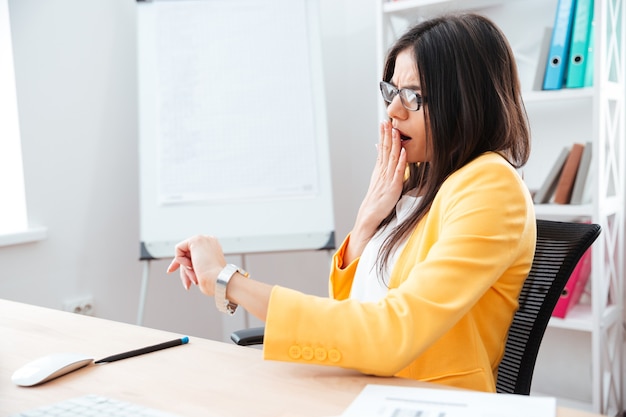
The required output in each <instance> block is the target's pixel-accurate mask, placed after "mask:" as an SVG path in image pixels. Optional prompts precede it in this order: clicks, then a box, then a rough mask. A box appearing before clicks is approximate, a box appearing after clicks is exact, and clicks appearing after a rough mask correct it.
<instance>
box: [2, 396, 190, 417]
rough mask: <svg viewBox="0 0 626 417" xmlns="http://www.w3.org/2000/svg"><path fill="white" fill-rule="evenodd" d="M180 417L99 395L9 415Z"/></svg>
mask: <svg viewBox="0 0 626 417" xmlns="http://www.w3.org/2000/svg"><path fill="white" fill-rule="evenodd" d="M52 416H55V417H85V416H93V417H131V416H132V417H180V416H177V415H175V414H171V413H166V412H163V411H159V410H155V409H152V408H148V407H146V406H143V405H139V404H134V403H130V402H126V401H119V400H115V399H112V398H108V397H103V396H100V395H93V394H90V395H86V396H84V397H77V398H71V399H69V400H64V401H61V402H58V403H55V404H50V405H47V406H43V407H39V408H34V409H32V410H28V411H25V412H23V413H18V414H14V415H13V416H11V417H52Z"/></svg>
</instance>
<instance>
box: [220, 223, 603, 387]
mask: <svg viewBox="0 0 626 417" xmlns="http://www.w3.org/2000/svg"><path fill="white" fill-rule="evenodd" d="M600 230H601V229H600V226H599V225H597V224H588V223H571V222H557V221H550V220H537V246H536V249H535V257H534V259H533V264H532V267H531V269H530V272H529V274H528V277H527V278H526V281H525V282H524V286H523V287H522V291H521V293H520V295H519V309H518V310H517V312H516V313H515V316H514V317H513V322H512V323H511V327H510V328H509V335H508V338H507V341H506V345H505V348H504V357H503V358H502V361H501V362H500V366H499V368H498V379H497V381H496V390H497V392H499V393H507V394H523V395H528V394H529V393H530V385H531V382H532V377H533V372H534V370H535V362H536V360H537V354H538V353H539V346H540V345H541V340H542V339H543V335H544V333H545V330H546V327H547V326H548V321H550V317H551V316H552V311H553V310H554V307H555V306H556V303H557V301H558V300H559V297H560V295H561V293H562V292H563V289H564V288H565V284H566V283H567V280H568V279H569V277H570V275H571V274H572V272H573V271H574V268H575V267H576V264H577V263H578V261H579V260H580V258H581V257H582V255H583V254H584V253H585V251H586V250H587V249H589V247H590V246H591V244H592V243H593V242H594V241H595V240H596V239H597V237H598V236H599V235H600ZM263 331H264V328H263V327H254V328H251V329H243V330H238V331H236V332H233V333H232V334H231V336H230V338H231V340H232V341H233V342H235V343H236V344H238V345H240V346H250V345H258V344H262V343H263Z"/></svg>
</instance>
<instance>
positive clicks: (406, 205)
mask: <svg viewBox="0 0 626 417" xmlns="http://www.w3.org/2000/svg"><path fill="white" fill-rule="evenodd" d="M420 199H421V197H415V196H412V195H410V194H405V195H403V196H402V197H401V198H400V201H398V204H397V205H396V217H395V218H394V219H393V220H392V221H391V222H389V224H387V226H385V227H384V228H382V229H380V230H379V231H378V232H376V234H375V235H374V236H373V237H372V238H371V239H370V241H369V242H367V245H366V246H365V249H363V253H362V254H361V259H360V260H359V264H358V265H357V268H356V272H355V274H354V280H353V282H352V289H351V290H350V298H352V299H355V300H359V301H378V300H380V299H381V298H383V297H384V296H385V295H386V294H387V290H388V288H387V286H386V284H385V283H387V284H388V283H389V276H390V275H391V268H393V266H394V265H395V263H396V259H397V258H398V255H399V254H400V253H401V252H402V249H403V248H404V246H405V244H406V239H405V240H404V241H402V242H400V244H399V245H398V246H397V247H396V249H395V250H394V251H393V252H392V253H391V257H390V259H389V262H387V268H386V270H385V271H384V278H385V280H384V282H383V279H382V278H383V277H380V276H379V275H378V268H377V265H376V257H377V256H378V251H379V249H380V247H381V245H382V244H383V242H384V241H385V239H386V238H387V236H388V235H389V233H390V232H391V230H393V228H394V227H395V226H396V225H397V224H398V223H400V222H402V221H403V220H404V219H405V218H406V217H407V216H408V215H409V214H410V213H411V212H412V211H413V209H414V208H415V207H416V206H417V204H418V203H419V200H420Z"/></svg>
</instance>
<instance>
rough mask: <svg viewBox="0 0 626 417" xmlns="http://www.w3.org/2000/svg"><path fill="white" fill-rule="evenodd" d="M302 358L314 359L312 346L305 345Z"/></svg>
mask: <svg viewBox="0 0 626 417" xmlns="http://www.w3.org/2000/svg"><path fill="white" fill-rule="evenodd" d="M302 359H304V360H307V361H310V360H311V359H313V348H312V347H311V346H305V347H303V348H302Z"/></svg>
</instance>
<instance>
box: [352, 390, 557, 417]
mask: <svg viewBox="0 0 626 417" xmlns="http://www.w3.org/2000/svg"><path fill="white" fill-rule="evenodd" d="M528 416H533V417H555V416H556V399H555V398H554V397H530V396H527V395H513V394H492V393H485V392H477V391H463V390H455V389H431V388H413V387H394V386H388V385H367V386H366V387H365V388H363V391H361V393H360V394H359V395H358V396H357V397H356V398H355V399H354V401H353V402H352V403H351V404H350V405H349V406H348V408H347V409H346V411H344V413H343V414H341V416H340V417H528Z"/></svg>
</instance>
